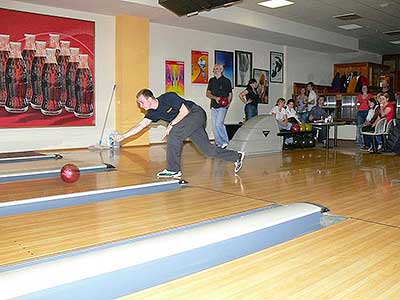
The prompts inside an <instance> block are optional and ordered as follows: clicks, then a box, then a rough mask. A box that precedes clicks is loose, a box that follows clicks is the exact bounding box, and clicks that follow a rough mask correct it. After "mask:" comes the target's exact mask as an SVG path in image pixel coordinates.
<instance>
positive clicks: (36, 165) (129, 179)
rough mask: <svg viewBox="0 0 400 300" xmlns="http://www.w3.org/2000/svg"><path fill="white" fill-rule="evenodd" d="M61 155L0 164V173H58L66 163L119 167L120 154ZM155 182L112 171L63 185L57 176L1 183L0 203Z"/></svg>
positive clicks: (80, 153) (123, 172)
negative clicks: (58, 157)
mask: <svg viewBox="0 0 400 300" xmlns="http://www.w3.org/2000/svg"><path fill="white" fill-rule="evenodd" d="M139 149H140V148H139ZM147 150H148V149H147ZM142 152H143V157H146V152H147V151H142ZM44 153H46V152H44ZM60 153H61V154H62V155H63V156H64V158H63V159H60V160H48V161H47V160H46V161H31V162H18V163H8V164H4V165H2V171H1V172H2V173H6V174H8V173H13V172H15V173H16V172H21V171H40V170H45V169H55V168H59V169H60V170H61V167H62V166H63V165H64V164H66V163H74V164H76V165H77V166H78V167H83V166H93V165H101V164H103V163H110V164H112V165H114V166H116V167H117V168H118V164H119V153H118V152H113V151H101V152H99V151H88V150H75V151H64V152H60ZM127 165H128V168H129V162H128V163H127ZM135 167H136V168H137V169H138V170H139V171H140V170H141V168H140V167H138V166H135ZM7 172H8V173H7ZM156 180H157V179H156V178H155V176H154V175H153V176H150V177H147V176H146V175H138V174H131V173H130V174H128V173H127V172H126V171H123V170H121V171H120V170H118V169H117V170H112V171H102V172H94V173H86V174H81V177H80V179H79V180H78V181H77V182H74V183H73V184H69V183H65V182H63V181H62V180H61V178H60V177H59V176H56V177H49V178H39V179H32V180H21V181H12V182H6V183H0V191H1V193H0V202H8V201H13V200H21V199H28V198H36V197H44V196H53V195H59V194H67V193H74V192H84V191H90V190H97V189H105V188H112V187H120V186H126V185H137V184H144V183H150V182H154V181H156Z"/></svg>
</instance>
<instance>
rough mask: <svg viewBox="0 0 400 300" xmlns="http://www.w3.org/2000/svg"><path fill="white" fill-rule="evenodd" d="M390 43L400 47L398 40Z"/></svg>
mask: <svg viewBox="0 0 400 300" xmlns="http://www.w3.org/2000/svg"><path fill="white" fill-rule="evenodd" d="M389 43H391V44H395V45H400V40H398V41H390V42H389Z"/></svg>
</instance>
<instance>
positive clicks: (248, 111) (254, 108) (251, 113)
mask: <svg viewBox="0 0 400 300" xmlns="http://www.w3.org/2000/svg"><path fill="white" fill-rule="evenodd" d="M244 113H245V115H246V121H247V120H248V119H250V118H252V117H255V116H257V115H258V104H255V105H254V104H251V103H248V104H246V105H245V106H244Z"/></svg>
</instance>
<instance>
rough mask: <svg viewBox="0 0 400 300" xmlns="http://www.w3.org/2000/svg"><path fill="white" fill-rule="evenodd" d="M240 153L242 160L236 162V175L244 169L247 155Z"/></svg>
mask: <svg viewBox="0 0 400 300" xmlns="http://www.w3.org/2000/svg"><path fill="white" fill-rule="evenodd" d="M238 153H239V154H240V158H239V159H238V160H237V161H235V169H234V170H235V173H238V172H239V171H240V169H241V168H242V166H243V160H244V156H245V153H244V152H242V151H238Z"/></svg>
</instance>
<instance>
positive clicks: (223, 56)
mask: <svg viewBox="0 0 400 300" xmlns="http://www.w3.org/2000/svg"><path fill="white" fill-rule="evenodd" d="M214 63H215V64H219V65H222V66H223V67H224V76H225V77H226V78H228V79H229V80H230V81H231V84H232V85H233V52H229V51H222V50H215V52H214Z"/></svg>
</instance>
